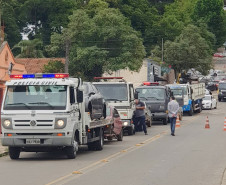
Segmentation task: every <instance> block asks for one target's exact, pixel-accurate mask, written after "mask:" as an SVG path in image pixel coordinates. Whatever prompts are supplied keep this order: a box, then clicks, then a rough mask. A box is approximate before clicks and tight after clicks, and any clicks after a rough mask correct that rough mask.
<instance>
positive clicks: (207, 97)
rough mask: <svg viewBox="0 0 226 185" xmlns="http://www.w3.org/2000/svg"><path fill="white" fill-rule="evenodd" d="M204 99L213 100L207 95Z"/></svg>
mask: <svg viewBox="0 0 226 185" xmlns="http://www.w3.org/2000/svg"><path fill="white" fill-rule="evenodd" d="M203 100H211V96H205V97H204V98H203Z"/></svg>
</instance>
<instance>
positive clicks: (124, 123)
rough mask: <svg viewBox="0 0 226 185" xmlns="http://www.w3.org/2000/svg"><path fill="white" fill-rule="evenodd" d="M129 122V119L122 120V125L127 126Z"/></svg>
mask: <svg viewBox="0 0 226 185" xmlns="http://www.w3.org/2000/svg"><path fill="white" fill-rule="evenodd" d="M129 123H130V121H129V120H126V121H124V120H123V121H122V125H123V126H128V125H129Z"/></svg>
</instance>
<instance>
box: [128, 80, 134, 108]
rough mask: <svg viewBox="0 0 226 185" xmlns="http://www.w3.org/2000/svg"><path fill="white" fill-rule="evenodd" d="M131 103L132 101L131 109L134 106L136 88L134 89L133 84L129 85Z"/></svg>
mask: <svg viewBox="0 0 226 185" xmlns="http://www.w3.org/2000/svg"><path fill="white" fill-rule="evenodd" d="M129 101H130V105H131V107H132V106H133V105H134V102H133V101H134V88H133V84H129Z"/></svg>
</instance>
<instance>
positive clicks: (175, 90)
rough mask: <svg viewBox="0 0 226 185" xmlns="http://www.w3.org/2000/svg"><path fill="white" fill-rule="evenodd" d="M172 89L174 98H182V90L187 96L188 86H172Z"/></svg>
mask: <svg viewBox="0 0 226 185" xmlns="http://www.w3.org/2000/svg"><path fill="white" fill-rule="evenodd" d="M170 89H171V91H172V92H173V95H174V96H182V90H183V94H184V95H187V86H175V87H174V86H170Z"/></svg>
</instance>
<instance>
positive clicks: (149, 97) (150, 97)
mask: <svg viewBox="0 0 226 185" xmlns="http://www.w3.org/2000/svg"><path fill="white" fill-rule="evenodd" d="M147 98H155V99H156V100H161V99H159V98H156V97H154V96H151V97H147Z"/></svg>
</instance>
